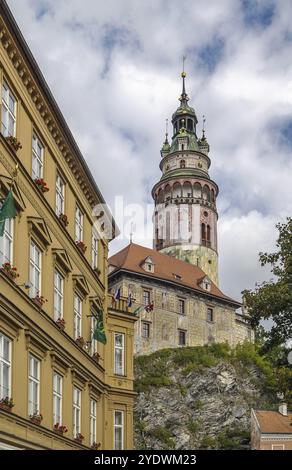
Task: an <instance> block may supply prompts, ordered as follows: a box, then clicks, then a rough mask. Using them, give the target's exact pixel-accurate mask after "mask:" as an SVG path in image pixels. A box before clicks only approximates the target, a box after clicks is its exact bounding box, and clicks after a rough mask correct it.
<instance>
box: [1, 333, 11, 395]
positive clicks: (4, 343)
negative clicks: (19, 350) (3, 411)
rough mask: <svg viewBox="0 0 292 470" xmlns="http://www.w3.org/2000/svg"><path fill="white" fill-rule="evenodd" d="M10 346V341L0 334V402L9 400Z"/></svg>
mask: <svg viewBox="0 0 292 470" xmlns="http://www.w3.org/2000/svg"><path fill="white" fill-rule="evenodd" d="M11 345H12V342H11V340H10V339H9V338H7V336H5V335H3V333H0V400H1V398H6V397H8V398H11Z"/></svg>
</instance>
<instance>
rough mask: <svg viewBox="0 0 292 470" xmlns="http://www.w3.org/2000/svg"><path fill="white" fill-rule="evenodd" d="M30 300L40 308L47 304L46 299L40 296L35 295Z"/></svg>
mask: <svg viewBox="0 0 292 470" xmlns="http://www.w3.org/2000/svg"><path fill="white" fill-rule="evenodd" d="M32 300H33V301H34V303H35V304H37V305H38V307H42V306H43V305H44V304H45V303H46V302H47V299H45V298H44V297H43V296H42V295H36V296H35V297H34V298H33V299H32Z"/></svg>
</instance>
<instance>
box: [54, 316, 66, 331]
mask: <svg viewBox="0 0 292 470" xmlns="http://www.w3.org/2000/svg"><path fill="white" fill-rule="evenodd" d="M56 325H58V327H59V328H60V330H62V331H64V329H65V325H66V322H65V320H64V318H58V320H56Z"/></svg>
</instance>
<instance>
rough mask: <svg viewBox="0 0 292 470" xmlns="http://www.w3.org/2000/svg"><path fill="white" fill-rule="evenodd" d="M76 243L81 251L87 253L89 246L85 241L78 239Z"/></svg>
mask: <svg viewBox="0 0 292 470" xmlns="http://www.w3.org/2000/svg"><path fill="white" fill-rule="evenodd" d="M75 244H76V246H77V248H78V249H79V250H80V251H81V253H83V254H85V252H86V250H87V246H86V245H85V243H84V242H82V241H79V240H76V242H75Z"/></svg>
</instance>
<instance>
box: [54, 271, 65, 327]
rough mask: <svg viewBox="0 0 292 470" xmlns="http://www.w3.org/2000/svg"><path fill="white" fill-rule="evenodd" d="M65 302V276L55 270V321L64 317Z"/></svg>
mask: <svg viewBox="0 0 292 470" xmlns="http://www.w3.org/2000/svg"><path fill="white" fill-rule="evenodd" d="M63 304H64V278H63V276H62V275H61V274H60V273H59V271H57V270H55V275H54V318H55V321H56V320H58V319H59V318H63Z"/></svg>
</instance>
